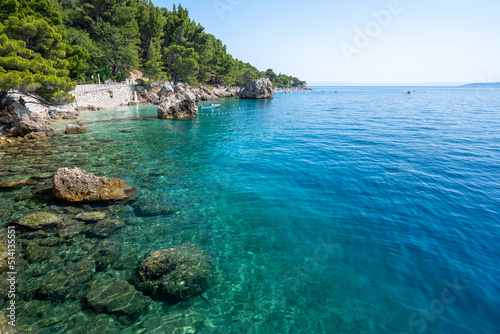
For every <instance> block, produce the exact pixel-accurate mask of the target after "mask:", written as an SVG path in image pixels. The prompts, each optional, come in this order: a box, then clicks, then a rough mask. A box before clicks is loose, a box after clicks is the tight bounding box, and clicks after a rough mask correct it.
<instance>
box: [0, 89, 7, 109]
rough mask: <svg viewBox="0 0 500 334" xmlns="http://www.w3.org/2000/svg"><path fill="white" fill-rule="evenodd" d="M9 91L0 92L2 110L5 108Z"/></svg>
mask: <svg viewBox="0 0 500 334" xmlns="http://www.w3.org/2000/svg"><path fill="white" fill-rule="evenodd" d="M7 93H8V92H7V91H1V92H0V109H1V108H3V106H4V104H5V102H7Z"/></svg>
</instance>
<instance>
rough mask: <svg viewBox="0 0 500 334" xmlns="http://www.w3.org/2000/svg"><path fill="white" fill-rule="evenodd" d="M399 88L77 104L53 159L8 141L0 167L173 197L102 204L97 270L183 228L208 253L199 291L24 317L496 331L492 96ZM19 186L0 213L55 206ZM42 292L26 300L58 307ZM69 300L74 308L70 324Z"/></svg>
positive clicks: (338, 329) (148, 325)
mask: <svg viewBox="0 0 500 334" xmlns="http://www.w3.org/2000/svg"><path fill="white" fill-rule="evenodd" d="M335 90H337V91H338V93H335ZM406 91H407V89H406V90H405V89H404V88H390V87H388V88H378V87H377V88H364V87H361V88H358V87H355V88H353V87H349V88H335V89H332V88H316V89H315V91H314V92H301V93H288V94H283V93H281V94H276V96H275V99H274V100H272V101H251V100H241V101H240V100H232V99H228V100H223V101H222V102H219V103H222V107H221V108H219V109H217V110H200V114H199V116H198V118H196V119H195V120H193V121H182V122H181V121H165V120H157V119H156V107H154V106H141V107H129V108H118V109H114V110H109V111H104V112H99V113H87V114H84V115H82V116H81V117H80V118H79V119H81V120H83V121H84V122H86V127H87V128H88V129H89V130H91V131H92V132H90V133H88V134H84V135H79V136H65V137H56V138H52V139H50V140H48V141H47V143H50V144H51V145H52V146H51V149H52V150H54V151H55V152H54V154H52V155H50V156H45V157H38V156H37V157H32V156H28V157H27V158H19V157H16V155H15V154H14V153H11V152H7V153H8V154H7V155H6V156H5V157H4V159H3V160H2V163H5V166H6V167H5V168H4V169H3V174H2V175H0V181H2V182H3V181H5V180H7V179H13V178H23V177H28V176H32V175H36V174H37V173H40V171H39V170H38V169H37V168H33V167H32V166H31V167H30V166H29V165H31V164H34V163H35V162H33V161H34V160H36V159H38V160H37V161H36V162H37V163H40V162H47V161H48V162H47V165H48V166H46V167H45V170H44V171H49V172H55V170H56V169H57V168H58V167H74V166H78V167H80V168H82V169H85V170H87V171H88V172H93V173H96V174H97V175H106V176H115V177H120V178H123V179H125V180H126V181H127V183H128V184H131V185H133V186H135V187H137V189H138V190H139V192H140V198H139V199H153V200H159V201H160V200H161V201H167V202H169V203H170V204H172V205H174V206H175V208H176V210H175V213H174V214H172V215H165V216H157V217H138V216H137V215H136V213H135V211H134V204H130V203H127V204H123V205H118V206H112V207H110V208H106V210H108V211H109V212H111V214H112V215H114V216H115V217H116V218H119V219H120V220H122V221H124V222H125V224H126V226H125V227H124V228H123V229H121V230H119V231H118V232H115V233H114V234H113V235H111V236H110V237H109V239H111V240H113V241H117V242H118V243H119V244H120V245H121V248H120V257H119V258H118V260H116V262H115V263H114V264H113V265H111V266H110V267H109V268H107V269H106V270H104V271H103V272H99V273H96V274H95V275H94V277H93V278H92V280H93V281H105V282H109V283H113V282H115V281H117V280H119V279H127V280H129V281H131V280H132V279H133V277H134V275H135V271H134V270H135V269H136V268H137V266H138V263H140V261H142V260H143V259H144V258H145V257H146V256H147V254H149V253H150V252H151V251H154V250H157V249H160V248H167V247H172V246H174V245H177V244H179V243H181V242H185V241H189V242H191V243H194V244H196V245H198V246H200V247H201V248H203V249H204V250H205V251H206V252H208V253H209V254H210V255H211V256H212V258H213V260H214V264H215V265H214V269H213V272H212V282H211V287H210V288H209V290H208V291H207V295H206V297H207V300H208V303H207V302H206V301H205V300H203V299H202V298H199V297H194V298H192V299H191V300H189V301H187V302H183V303H179V304H176V305H173V306H172V305H170V306H169V305H164V304H162V303H159V302H153V303H152V304H151V306H150V307H149V309H148V311H147V312H146V313H145V314H144V315H143V316H142V317H141V318H139V319H137V320H136V321H133V322H124V321H120V319H117V318H116V317H114V316H111V315H108V314H105V315H103V314H100V315H98V314H91V313H92V312H89V311H88V309H87V308H86V307H85V306H82V305H80V304H81V303H80V302H79V301H75V302H74V304H75V305H80V306H79V307H80V309H78V308H75V310H74V311H73V313H74V314H71V315H68V317H67V318H65V319H63V320H60V321H58V322H57V321H56V322H55V324H53V323H51V322H47V321H45V322H43V321H42V320H43V318H42V320H38V319H32V318H30V319H28V320H25V322H26V323H27V325H26V326H31V327H30V328H31V330H33V329H36V330H33V331H34V332H36V331H38V332H44V333H45V332H46V333H56V332H69V331H70V330H72V331H73V332H82V333H83V332H92V329H91V328H92V325H95V326H94V327H96V326H97V325H96V324H101V323H105V325H103V326H105V327H106V328H107V329H108V330H110V331H111V332H113V331H116V332H124V333H126V332H130V333H135V332H137V333H139V332H146V333H170V332H174V331H175V330H176V331H178V332H179V333H180V332H183V333H227V332H233V333H401V332H405V331H407V332H408V333H424V332H425V333H445V332H447V333H497V332H498V328H500V321H499V320H498V318H497V314H498V310H499V309H500V302H499V301H498V296H499V293H500V283H498V277H500V269H499V268H500V260H499V255H498V254H500V246H499V242H498V241H499V239H500V225H499V222H500V209H499V208H500V181H499V180H500V131H499V129H500V117H499V116H500V111H499V110H500V95H499V94H498V92H497V91H488V90H484V91H483V90H481V89H479V90H478V89H470V88H468V89H463V88H427V87H419V88H416V91H415V92H412V94H411V95H407V94H406ZM62 125H63V124H61V126H62ZM124 129H132V130H133V132H125V133H124V132H120V130H124ZM7 165H8V166H7ZM13 166H20V167H19V168H17V169H16V168H14V167H13ZM14 176H15V177H14ZM25 193H26V189H24V188H23V189H20V190H15V191H13V192H8V193H7V192H4V193H0V199H1V201H2V203H3V208H5V211H4V213H3V214H2V219H3V220H5V221H9V220H10V219H12V218H15V217H18V216H21V215H22V214H26V213H30V212H33V211H37V210H39V209H40V208H46V207H50V206H59V207H60V206H61V205H60V204H54V203H52V202H50V200H47V199H46V198H45V197H44V196H40V195H38V196H29V195H26V194H25ZM14 201H15V202H14ZM11 207H13V208H14V210H12V209H11V210H10V211H9V210H7V208H11ZM62 209H64V208H62ZM85 242H89V243H90V242H92V240H84V241H82V242H80V243H78V242H76V243H75V244H73V245H69V244H66V245H64V246H61V248H57V252H60V253H61V254H63V255H61V257H62V258H63V259H66V258H70V259H72V256H76V255H71V254H73V253H75V252H76V253H80V254H84V253H85V251H88V249H87V250H86V248H85V246H84V244H85ZM27 268H29V266H28V267H27ZM26 270H28V269H26ZM42 277H43V276H42ZM27 280H29V279H27ZM450 286H455V290H453V289H452V288H450ZM445 289H448V290H445ZM35 299H36V298H35V297H29V298H28V297H24V301H21V304H22V303H26V304H27V305H33V303H34V300H35ZM70 302H71V301H70ZM44 303H45V304H40V306H38V307H39V308H42V307H46V308H51V307H52V308H53V307H57V304H54V303H52V304H50V305H49V304H47V302H44ZM22 305H23V306H24V304H22ZM36 305H38V304H36ZM31 307H34V306H31ZM66 308H67V307H66ZM26 309H28V307H27V306H26ZM35 313H36V312H35ZM80 313H84V314H85V321H83V320H82V321H80V322H79V323H78V326H77V325H74V323H76V321H74V320H73V319H75V318H77V317H79V316H80V317H83V316H82V315H81V314H80ZM89 314H90V315H89ZM82 319H83V318H82ZM52 322H54V321H52ZM82 323H84V324H83V325H82ZM47 324H49V325H47ZM72 326H73V327H72ZM79 326H80V327H79ZM85 326H86V327H85ZM84 328H85V329H84ZM89 328H90V329H89ZM95 332H97V330H95Z"/></svg>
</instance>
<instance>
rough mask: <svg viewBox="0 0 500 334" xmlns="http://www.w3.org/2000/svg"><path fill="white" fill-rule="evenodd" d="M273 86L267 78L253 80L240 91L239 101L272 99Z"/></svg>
mask: <svg viewBox="0 0 500 334" xmlns="http://www.w3.org/2000/svg"><path fill="white" fill-rule="evenodd" d="M272 98H274V95H273V84H272V83H271V80H269V79H267V78H260V79H258V80H255V81H254V82H252V83H250V84H249V85H248V86H246V87H245V88H244V89H243V90H242V91H240V99H272Z"/></svg>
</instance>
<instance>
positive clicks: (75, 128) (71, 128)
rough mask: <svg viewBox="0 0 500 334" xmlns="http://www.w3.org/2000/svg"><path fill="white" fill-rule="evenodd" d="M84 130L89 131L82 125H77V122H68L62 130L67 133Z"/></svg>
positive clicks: (84, 131) (76, 132) (82, 131)
mask: <svg viewBox="0 0 500 334" xmlns="http://www.w3.org/2000/svg"><path fill="white" fill-rule="evenodd" d="M86 132H89V131H88V130H87V129H85V128H84V127H83V126H81V125H78V124H68V125H66V130H64V133H65V134H67V135H71V134H78V133H86Z"/></svg>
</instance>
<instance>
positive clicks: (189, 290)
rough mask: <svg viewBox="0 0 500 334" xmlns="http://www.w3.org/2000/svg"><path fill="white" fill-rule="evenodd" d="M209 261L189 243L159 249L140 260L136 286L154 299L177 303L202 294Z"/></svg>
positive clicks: (196, 247) (200, 250)
mask: <svg viewBox="0 0 500 334" xmlns="http://www.w3.org/2000/svg"><path fill="white" fill-rule="evenodd" d="M211 269H212V260H211V258H210V256H209V255H208V254H206V253H205V252H204V251H203V250H202V249H201V248H199V247H198V246H195V245H193V244H191V243H189V242H186V243H183V244H180V245H178V246H175V247H173V248H168V249H160V250H157V251H155V252H153V253H151V254H150V255H149V257H148V258H147V259H145V260H144V261H142V263H141V267H140V269H139V272H138V273H137V276H136V278H135V286H136V287H137V288H138V289H139V290H140V291H143V292H145V293H146V294H148V295H150V296H151V297H153V298H154V299H158V300H165V301H170V302H177V301H181V300H185V299H187V298H189V297H191V296H194V295H197V294H200V293H202V292H203V291H205V290H206V289H207V287H208V284H209V282H208V280H209V277H210V272H211Z"/></svg>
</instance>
